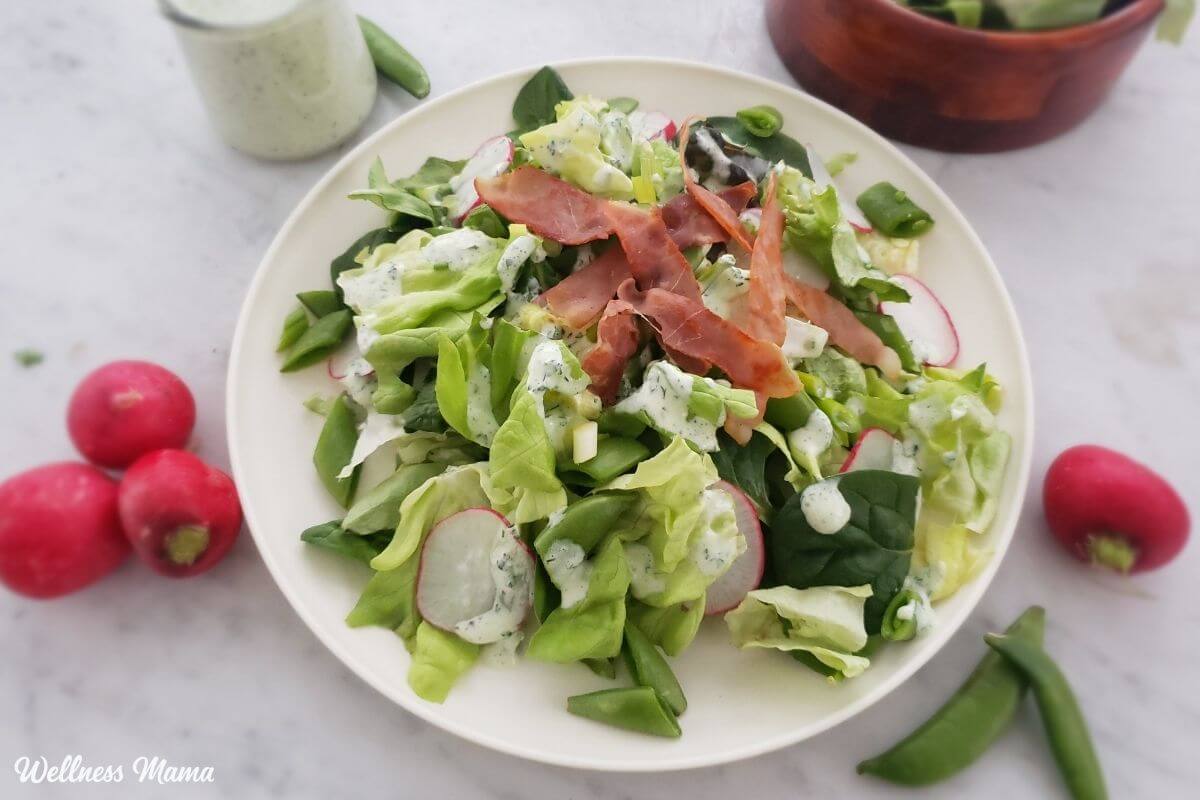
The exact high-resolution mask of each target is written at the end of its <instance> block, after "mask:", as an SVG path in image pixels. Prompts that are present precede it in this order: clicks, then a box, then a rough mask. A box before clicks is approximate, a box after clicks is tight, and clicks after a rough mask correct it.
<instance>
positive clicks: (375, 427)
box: [338, 406, 405, 480]
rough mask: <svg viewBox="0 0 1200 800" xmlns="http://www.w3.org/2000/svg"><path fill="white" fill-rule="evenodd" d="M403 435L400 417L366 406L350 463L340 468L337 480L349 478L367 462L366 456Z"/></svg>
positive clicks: (402, 423) (402, 424)
mask: <svg viewBox="0 0 1200 800" xmlns="http://www.w3.org/2000/svg"><path fill="white" fill-rule="evenodd" d="M404 434H405V430H404V422H403V420H401V419H400V417H398V416H396V415H395V414H380V413H379V412H378V411H376V410H375V409H374V408H372V407H371V406H367V416H366V419H364V420H363V421H362V422H361V423H359V426H358V441H356V442H355V443H354V453H353V455H351V456H350V463H348V464H347V465H346V466H345V467H343V468H342V471H341V472H339V473H338V478H339V479H342V480H344V479H346V478H349V477H350V476H351V475H352V474H354V468H355V467H357V466H358V465H359V464H361V463H363V462H364V461H366V460H367V456H369V455H371V454H372V453H374V452H375V451H376V450H378V449H379V448H381V447H383V446H384V445H385V444H387V443H388V442H391V441H394V440H396V439H399V438H400V437H401V436H403V435H404Z"/></svg>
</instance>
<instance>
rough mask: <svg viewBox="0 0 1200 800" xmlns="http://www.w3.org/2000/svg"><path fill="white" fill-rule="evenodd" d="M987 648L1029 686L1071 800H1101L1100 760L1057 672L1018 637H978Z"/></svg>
mask: <svg viewBox="0 0 1200 800" xmlns="http://www.w3.org/2000/svg"><path fill="white" fill-rule="evenodd" d="M983 640H984V641H985V642H987V644H988V647H990V648H992V650H994V651H995V652H997V653H999V654H1000V655H1001V656H1003V657H1004V659H1005V660H1006V662H1007V663H1008V664H1009V666H1011V667H1014V668H1016V669H1017V670H1018V671H1019V672H1020V673H1021V675H1022V677H1024V678H1025V680H1027V681H1028V682H1029V686H1030V688H1032V689H1033V696H1034V699H1036V700H1037V705H1038V711H1039V712H1040V713H1041V715H1042V725H1043V726H1044V727H1045V728H1046V738H1047V739H1048V740H1049V741H1050V749H1051V750H1053V751H1054V760H1055V761H1057V762H1058V769H1059V771H1060V772H1062V776H1063V780H1065V781H1066V782H1067V788H1069V789H1070V790H1071V796H1072V797H1074V798H1075V800H1105V798H1107V797H1108V790H1107V789H1106V788H1105V785H1104V773H1103V771H1101V769H1100V760H1099V759H1098V758H1097V757H1096V749H1095V748H1094V747H1093V746H1092V737H1091V734H1090V733H1088V727H1087V721H1086V720H1085V719H1084V718H1083V712H1082V711H1080V709H1079V702H1078V701H1077V700H1076V699H1075V693H1074V692H1072V691H1071V685H1070V684H1069V683H1068V682H1067V679H1066V676H1064V675H1063V673H1062V670H1061V669H1059V668H1058V665H1057V664H1055V663H1054V660H1053V659H1052V658H1050V656H1049V655H1047V654H1046V651H1045V650H1043V649H1042V648H1041V645H1040V644H1038V643H1034V642H1030V641H1027V640H1024V639H1021V638H1019V637H1017V636H1013V635H1006V636H998V635H996V634H992V633H989V634H988V635H987V636H984V637H983Z"/></svg>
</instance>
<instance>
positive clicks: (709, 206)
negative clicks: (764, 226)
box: [679, 120, 754, 253]
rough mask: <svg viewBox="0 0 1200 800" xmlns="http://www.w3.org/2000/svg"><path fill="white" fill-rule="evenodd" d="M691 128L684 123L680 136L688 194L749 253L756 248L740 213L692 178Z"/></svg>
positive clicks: (681, 161) (680, 160)
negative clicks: (739, 216)
mask: <svg viewBox="0 0 1200 800" xmlns="http://www.w3.org/2000/svg"><path fill="white" fill-rule="evenodd" d="M691 127H692V126H691V120H688V121H687V122H685V123H684V125H683V132H682V133H681V134H680V135H679V162H680V163H681V164H682V165H683V182H684V184H685V185H686V186H687V191H688V194H690V195H691V196H692V197H693V198H695V200H696V203H697V204H698V205H699V206H700V207H701V208H703V209H704V210H705V211H707V212H708V213H709V215H710V216H711V217H712V218H713V219H714V220H716V222H717V224H718V225H720V226H721V227H722V228H724V229H725V232H726V233H728V234H729V239H730V241H732V242H735V243H736V244H737V245H738V246H739V247H741V248H742V249H743V250H745V251H746V252H747V253H748V252H750V251H751V250H752V249H753V248H754V243H753V242H752V241H750V237H749V236H748V235H747V234H746V229H745V228H743V227H742V221H741V220H740V219H738V212H736V211H734V210H733V208H732V207H730V205H729V203H727V202H725V200H723V199H722V198H721V197H720V195H717V194H715V193H714V192H710V191H709V190H708V189H705V188H704V187H703V186H701V185H700V184H698V183H696V181H695V179H694V178H692V173H691V171H690V170H689V169H688V166H687V156H686V150H687V144H688V137H690V136H691Z"/></svg>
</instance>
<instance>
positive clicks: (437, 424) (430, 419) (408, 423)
mask: <svg viewBox="0 0 1200 800" xmlns="http://www.w3.org/2000/svg"><path fill="white" fill-rule="evenodd" d="M435 389H436V381H434V379H433V378H432V377H430V378H429V379H428V380H426V381H425V383H424V384H423V385H422V386H421V388H420V389H418V390H417V396H416V398H415V399H414V400H413V401H412V403H411V404H410V405H409V406H408V408H406V409H404V411H403V413H402V414H401V416H402V417H403V419H404V427H405V429H406V430H410V431H427V432H429V433H445V432H446V430H447V429H448V428H449V426H448V425H446V420H444V419H443V418H442V412H441V411H440V410H438V403H437V393H436V391H435Z"/></svg>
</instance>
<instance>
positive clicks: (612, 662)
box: [583, 658, 617, 680]
mask: <svg viewBox="0 0 1200 800" xmlns="http://www.w3.org/2000/svg"><path fill="white" fill-rule="evenodd" d="M583 665H584V666H585V667H587V668H588V669H590V670H591V671H592V672H593V673H594V674H596V675H599V676H600V677H601V678H608V679H609V680H612V679H614V678H616V677H617V660H616V659H615V658H585V659H583Z"/></svg>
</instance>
